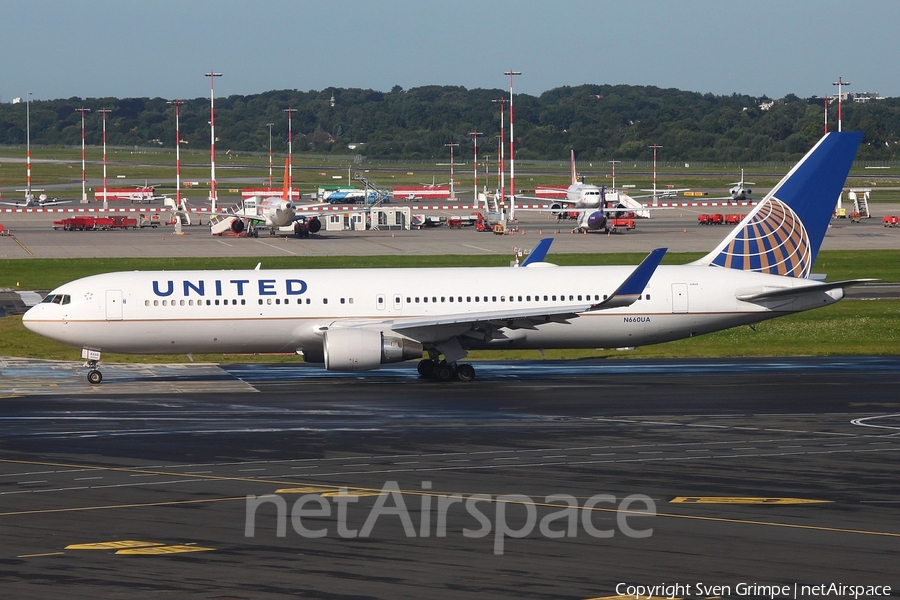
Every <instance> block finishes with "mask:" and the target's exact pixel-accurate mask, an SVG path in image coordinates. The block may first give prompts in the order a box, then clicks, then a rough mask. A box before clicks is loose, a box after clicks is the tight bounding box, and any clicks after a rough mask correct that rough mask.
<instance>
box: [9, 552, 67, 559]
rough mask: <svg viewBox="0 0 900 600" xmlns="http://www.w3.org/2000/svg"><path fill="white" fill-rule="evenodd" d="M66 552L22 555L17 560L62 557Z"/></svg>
mask: <svg viewBox="0 0 900 600" xmlns="http://www.w3.org/2000/svg"><path fill="white" fill-rule="evenodd" d="M63 554H65V552H41V553H40V554H20V555H18V556H17V557H16V558H37V557H39V556H62V555H63Z"/></svg>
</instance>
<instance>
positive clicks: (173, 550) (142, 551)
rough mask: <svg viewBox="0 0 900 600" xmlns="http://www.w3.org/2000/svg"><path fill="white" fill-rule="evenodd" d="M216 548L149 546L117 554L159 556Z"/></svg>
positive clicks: (188, 545)
mask: <svg viewBox="0 0 900 600" xmlns="http://www.w3.org/2000/svg"><path fill="white" fill-rule="evenodd" d="M213 550H215V548H206V547H204V546H192V545H190V544H178V545H175V546H163V545H160V546H148V547H145V548H129V549H126V550H117V551H116V554H131V555H142V556H157V555H160V554H183V553H185V552H210V551H213Z"/></svg>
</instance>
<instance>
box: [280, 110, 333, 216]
mask: <svg viewBox="0 0 900 600" xmlns="http://www.w3.org/2000/svg"><path fill="white" fill-rule="evenodd" d="M282 112H286V113H287V115H288V180H287V184H288V200H293V199H294V188H293V186H294V125H293V119H292V117H293V115H294V113H295V112H297V109H296V108H285V109H284V110H283V111H282ZM348 180H349V177H348ZM347 184H348V185H349V184H350V182H349V181H348V182H347Z"/></svg>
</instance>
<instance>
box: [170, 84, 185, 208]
mask: <svg viewBox="0 0 900 600" xmlns="http://www.w3.org/2000/svg"><path fill="white" fill-rule="evenodd" d="M168 104H172V105H174V106H175V207H176V208H175V210H180V209H181V125H180V124H179V122H178V107H179V106H180V105H181V104H182V102H181V100H172V101H170V102H169V103H168Z"/></svg>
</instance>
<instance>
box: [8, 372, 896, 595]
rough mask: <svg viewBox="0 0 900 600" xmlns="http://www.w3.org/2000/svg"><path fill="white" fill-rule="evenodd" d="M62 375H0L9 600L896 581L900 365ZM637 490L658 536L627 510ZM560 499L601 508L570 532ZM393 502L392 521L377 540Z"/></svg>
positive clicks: (556, 591) (597, 590)
mask: <svg viewBox="0 0 900 600" xmlns="http://www.w3.org/2000/svg"><path fill="white" fill-rule="evenodd" d="M47 366H48V365H46V364H38V363H33V362H31V361H19V362H14V363H9V362H5V363H3V364H2V365H0V368H2V370H3V373H4V379H6V377H7V374H8V373H10V374H12V376H13V377H14V378H15V379H16V380H17V381H16V382H14V383H12V384H10V383H9V382H7V383H4V384H3V385H4V387H3V389H2V390H0V391H2V393H3V398H2V400H0V402H2V406H3V410H2V417H0V440H2V441H3V448H2V451H0V531H2V535H3V537H2V539H3V542H2V545H0V553H2V556H0V564H2V565H3V566H2V567H0V572H2V575H0V578H2V581H3V589H4V595H5V596H6V597H15V598H45V597H47V596H50V595H54V594H60V593H62V594H63V595H64V596H65V597H67V598H105V597H121V598H125V597H127V598H143V597H158V596H159V595H162V594H170V595H173V596H177V597H185V596H190V597H198V598H288V597H291V598H466V599H468V598H488V597H519V598H600V597H616V594H617V592H616V586H617V585H618V584H620V583H624V584H633V585H637V584H660V583H663V582H665V583H668V584H675V583H682V584H691V585H693V586H694V587H693V588H692V589H691V593H689V594H680V595H677V596H676V597H683V598H707V597H709V596H710V595H711V594H710V593H709V592H708V590H707V592H706V593H698V592H700V589H699V588H698V587H697V586H696V584H697V583H701V582H702V583H704V584H705V585H723V586H731V587H732V590H734V589H735V586H737V585H738V584H739V583H742V582H745V583H754V582H755V583H758V584H772V585H774V584H778V585H791V586H792V585H793V584H794V583H797V584H800V585H802V584H820V583H825V584H828V583H832V582H834V583H842V584H845V585H851V584H852V585H893V586H894V589H896V586H897V584H898V583H900V567H898V564H897V561H896V556H897V551H898V549H900V519H898V517H897V514H898V513H897V509H898V503H900V494H898V491H900V488H898V484H897V476H898V473H900V471H898V467H897V460H896V459H897V453H898V452H900V401H898V399H897V394H896V390H897V387H898V385H900V361H898V359H897V358H894V357H860V358H825V359H747V360H742V359H727V360H688V361H643V360H642V361H627V363H626V362H625V361H570V362H556V361H529V362H521V363H515V364H513V365H511V364H510V363H495V362H489V363H483V364H482V363H479V364H478V369H479V378H478V379H476V381H475V382H474V383H472V384H450V385H446V384H438V383H436V382H432V381H424V380H420V379H418V378H417V377H415V375H414V369H411V368H410V367H409V366H408V365H400V366H394V365H392V366H391V367H390V368H387V369H385V370H383V371H381V372H378V373H375V374H372V375H374V376H369V375H366V376H364V377H359V376H355V375H347V374H344V375H335V374H325V373H323V371H321V370H320V369H316V368H312V367H304V366H299V367H298V366H294V365H234V366H228V367H222V368H221V369H219V368H218V367H214V366H202V365H201V366H199V367H197V368H196V371H194V372H193V373H191V372H190V370H179V369H173V368H171V367H159V368H158V369H159V370H157V367H153V366H142V367H139V368H138V367H134V368H124V367H120V366H114V365H107V367H106V369H105V374H106V378H105V379H104V384H103V386H102V388H99V389H98V388H91V387H90V386H88V384H86V383H84V379H83V374H76V373H75V372H74V371H75V370H76V368H75V367H73V366H72V365H68V366H67V365H65V364H62V365H55V366H56V371H53V370H50V371H49V372H53V373H55V375H54V376H53V377H52V378H51V379H52V380H53V383H47V382H44V381H43V379H44V377H45V375H44V374H45V373H47V372H48V370H47V368H46V367H47ZM200 380H209V381H212V382H214V384H215V385H216V386H218V388H219V390H218V391H213V390H210V389H209V388H208V387H205V386H206V385H207V384H206V383H203V382H201V381H200ZM29 381H31V382H32V383H34V385H35V386H42V387H39V389H37V388H35V387H32V388H29ZM193 386H200V387H193ZM174 390H178V391H180V392H181V393H172V392H173V391H174ZM386 486H387V487H386ZM341 488H346V489H347V493H346V494H345V495H344V496H335V494H336V493H337V494H339V493H340V489H341ZM385 489H387V490H392V489H396V490H399V491H398V492H397V493H388V492H385V493H384V495H383V496H382V497H379V496H378V495H377V494H378V492H379V491H381V490H385ZM598 494H606V495H607V496H598ZM477 495H483V496H482V499H481V500H477V501H476V500H471V501H472V502H473V506H474V507H475V510H474V512H473V509H470V508H469V505H467V504H466V501H468V500H470V499H472V498H473V496H476V497H477ZM554 495H557V496H558V497H557V498H553V497H552V496H554ZM559 495H562V496H559ZM633 495H639V496H640V497H646V498H649V499H650V500H651V501H652V504H653V506H654V507H655V516H647V515H637V514H635V512H624V513H623V512H621V511H619V512H616V511H617V509H621V502H622V500H623V499H624V498H626V497H628V496H633ZM263 496H266V497H268V498H269V501H267V502H265V503H259V500H258V499H259V498H260V497H263ZM500 496H505V501H502V502H501V501H499V500H501V499H500V498H499V497H500ZM398 497H399V498H400V500H399V502H400V503H401V505H402V510H401V509H399V508H397V507H398V506H399V505H398ZM248 498H249V499H248ZM301 498H303V499H304V500H303V501H302V502H300V503H299V504H298V501H300V499H301ZM442 498H443V500H442ZM560 498H571V499H573V500H569V501H574V502H575V503H576V504H577V506H578V507H580V508H582V507H584V506H585V505H586V504H587V503H588V501H589V499H591V498H594V500H593V501H592V502H594V505H593V508H592V510H590V511H579V512H578V513H577V517H575V519H574V521H572V522H570V521H569V520H568V516H562V517H559V511H560V510H562V509H563V508H565V506H566V505H565V504H560V503H561V502H563V500H560ZM598 498H600V500H598ZM456 500H459V501H456ZM529 500H533V501H534V504H533V505H532V506H531V507H529V504H528V501H529ZM257 503H259V505H258V506H257ZM379 503H380V504H381V506H382V508H384V507H388V508H391V507H393V508H394V509H395V510H393V511H392V512H391V511H388V512H387V513H381V516H378V517H377V518H376V520H375V522H374V524H373V527H372V528H371V531H370V532H368V535H367V536H366V537H361V536H360V535H359V534H360V532H361V531H362V530H363V529H364V527H365V522H366V521H367V520H368V519H370V518H372V517H371V515H372V513H373V510H374V508H375V507H376V506H378V505H379ZM501 504H502V506H503V508H502V509H501V508H500V506H501ZM298 506H299V508H297V507H298ZM340 506H343V507H344V508H343V510H345V515H346V519H344V520H343V521H342V523H343V524H344V525H345V527H346V529H345V530H343V531H342V530H341V529H340V523H339V521H341V518H340V517H339V513H340V510H341V509H340V508H339V507H340ZM440 506H443V507H444V508H443V514H444V517H441V516H440V515H441V509H439V507H440ZM643 508H644V506H643V505H641V504H636V505H632V506H631V507H630V508H629V509H628V510H629V511H640V510H642V509H643ZM326 509H327V511H328V514H327V515H326V514H324V512H322V513H320V514H319V515H318V516H316V515H315V514H313V513H315V511H316V510H321V511H325V510H326ZM279 510H283V511H284V512H283V513H282V518H281V519H280V520H279V512H278V511H279ZM530 510H533V511H534V517H533V521H531V524H530V525H529V519H530V517H529V511H530ZM292 511H293V512H292ZM304 511H306V512H304ZM401 512H402V513H405V514H408V516H409V522H408V523H405V522H404V519H403V517H402V516H401V515H400V513H401ZM475 512H478V513H479V514H481V515H482V516H483V518H484V521H480V520H479V519H478V518H476V516H475ZM501 513H502V514H501ZM292 514H293V515H295V518H294V519H292V518H291V515H292ZM553 514H557V516H558V518H557V519H556V520H549V521H547V528H546V530H545V531H542V530H541V525H540V524H541V523H542V522H545V520H548V519H551V517H552V515H553ZM585 514H587V515H588V517H587V521H585V517H584V516H583V515H585ZM622 518H624V519H625V520H626V521H625V522H626V524H627V525H629V526H631V527H632V528H633V529H635V530H640V531H644V532H647V531H648V530H650V529H652V534H651V535H649V537H643V538H636V537H629V536H627V535H624V533H623V531H625V530H624V529H623V527H622V523H621V521H620V519H622ZM442 519H443V521H442ZM279 522H281V523H282V524H283V525H284V530H283V531H282V534H283V535H282V534H280V533H279ZM441 523H443V524H444V525H445V529H444V530H443V535H439V534H438V531H439V528H440V524H441ZM502 524H505V525H506V527H507V530H508V531H509V532H517V531H521V532H522V537H521V538H517V537H514V535H518V534H515V533H513V534H510V535H505V536H502V537H501V539H500V540H499V542H498V537H497V535H496V532H497V530H498V527H500V526H501V525H502ZM251 525H252V527H250V526H251ZM248 527H249V529H248ZM304 528H305V530H306V532H305V530H304ZM486 528H489V529H488V533H487V534H484V535H480V536H479V535H471V534H472V532H475V533H478V532H479V531H480V532H482V533H483V532H484V530H485V529H486ZM590 528H593V529H590ZM251 529H252V531H251ZM309 531H318V532H324V535H323V536H322V537H310V536H309V535H308V532H309ZM354 531H355V532H356V535H355V536H352V535H351V534H352V533H353V532H354ZM467 531H468V532H469V534H467V533H466V532H467ZM601 531H608V532H611V533H612V536H611V537H595V535H594V534H596V533H599V532H601ZM560 532H562V537H554V536H556V535H560ZM425 533H427V534H428V535H427V536H426V535H425ZM500 542H502V543H501V549H502V554H498V553H497V545H498V543H500ZM732 595H734V593H732ZM744 597H759V596H758V595H757V596H744ZM801 597H802V596H801ZM844 597H846V596H844Z"/></svg>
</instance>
